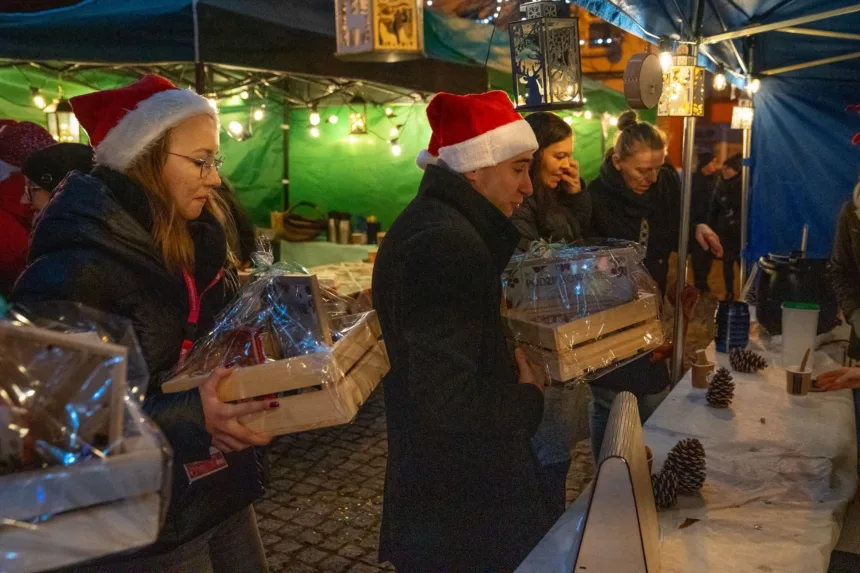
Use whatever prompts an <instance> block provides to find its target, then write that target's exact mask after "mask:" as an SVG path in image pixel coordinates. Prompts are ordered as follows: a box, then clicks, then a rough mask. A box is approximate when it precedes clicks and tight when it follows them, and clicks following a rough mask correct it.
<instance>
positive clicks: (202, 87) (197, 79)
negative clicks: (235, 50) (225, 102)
mask: <svg viewBox="0 0 860 573" xmlns="http://www.w3.org/2000/svg"><path fill="white" fill-rule="evenodd" d="M191 19H192V20H191V21H192V24H193V26H194V91H196V92H197V93H199V94H200V95H205V94H206V66H205V65H204V64H203V61H202V60H201V59H200V22H199V21H198V20H197V0H192V2H191Z"/></svg>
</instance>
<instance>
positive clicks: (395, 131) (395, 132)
mask: <svg viewBox="0 0 860 573" xmlns="http://www.w3.org/2000/svg"><path fill="white" fill-rule="evenodd" d="M389 133H390V134H391V137H397V136H398V135H400V130H399V129H397V128H396V127H392V128H391V131H390V132H389Z"/></svg>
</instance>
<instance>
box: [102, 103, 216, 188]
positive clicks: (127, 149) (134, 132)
mask: <svg viewBox="0 0 860 573" xmlns="http://www.w3.org/2000/svg"><path fill="white" fill-rule="evenodd" d="M203 114H205V115H208V116H211V117H212V118H213V119H214V120H215V123H216V126H217V124H218V112H216V111H215V109H214V108H213V107H212V106H211V105H210V104H209V100H207V99H206V98H204V97H202V96H200V95H198V94H196V93H194V92H193V91H191V90H165V91H162V92H158V93H156V94H154V95H152V96H150V97H149V98H147V99H145V100H143V101H142V102H140V103H139V104H137V107H135V108H134V109H133V110H131V111H129V112H128V113H126V114H125V116H123V118H122V119H121V120H120V121H119V123H118V124H116V126H115V127H114V128H113V129H111V130H110V131H109V132H108V134H107V135H106V136H105V138H104V139H103V140H102V142H101V143H99V145H98V147H96V148H95V162H96V163H97V164H99V165H104V166H105V167H110V168H111V169H115V170H117V171H125V170H126V169H127V168H128V167H129V166H130V165H131V163H132V162H133V161H134V160H135V159H136V158H138V157H140V155H141V154H143V153H144V152H145V151H146V150H147V149H149V147H150V146H151V145H152V144H153V143H155V142H156V140H158V138H159V137H160V136H161V135H162V134H163V133H164V132H165V131H167V130H168V129H170V128H171V127H174V126H175V125H177V124H180V123H182V122H183V121H185V120H186V119H188V118H191V117H194V116H195V115H203Z"/></svg>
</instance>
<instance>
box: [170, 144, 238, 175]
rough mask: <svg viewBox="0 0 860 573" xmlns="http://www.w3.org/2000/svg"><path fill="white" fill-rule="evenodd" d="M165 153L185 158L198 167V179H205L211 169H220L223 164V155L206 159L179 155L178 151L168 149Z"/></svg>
mask: <svg viewBox="0 0 860 573" xmlns="http://www.w3.org/2000/svg"><path fill="white" fill-rule="evenodd" d="M167 154H168V155H175V156H176V157H181V158H183V159H187V160H188V161H190V162H191V163H193V164H194V165H197V166H198V167H200V179H206V177H207V176H208V175H209V174H210V173H212V169H215V171H221V167H222V166H223V165H224V158H223V157H209V158H207V159H200V158H198V157H189V156H187V155H181V154H179V153H173V152H171V151H168V152H167Z"/></svg>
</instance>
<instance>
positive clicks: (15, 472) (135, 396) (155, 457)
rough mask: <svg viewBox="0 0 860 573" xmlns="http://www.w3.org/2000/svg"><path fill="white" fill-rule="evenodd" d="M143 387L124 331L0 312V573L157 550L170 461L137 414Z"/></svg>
mask: <svg viewBox="0 0 860 573" xmlns="http://www.w3.org/2000/svg"><path fill="white" fill-rule="evenodd" d="M0 302H2V300H0ZM147 380H148V376H147V372H146V364H145V362H144V360H143V357H142V355H141V353H140V349H139V348H138V346H137V340H136V338H135V336H134V333H133V331H132V330H131V328H130V326H129V325H128V324H127V323H126V322H124V321H123V320H122V319H119V318H116V317H111V316H108V315H105V314H103V313H99V312H97V311H94V310H92V309H88V308H86V307H83V306H79V305H75V304H72V303H39V304H32V305H26V306H16V307H5V306H3V308H2V309H0V571H4V572H5V573H24V572H30V571H46V570H49V569H55V568H58V567H67V566H70V565H74V564H75V563H80V562H82V561H88V560H91V559H96V558H99V557H103V556H106V555H109V554H113V553H120V552H126V551H130V550H134V549H137V548H140V547H144V546H147V545H150V544H151V543H153V542H155V540H156V538H157V537H158V532H159V529H160V527H161V525H162V523H163V519H164V516H165V513H166V510H167V506H168V504H169V501H170V476H171V457H172V456H171V451H170V446H169V445H168V443H167V441H166V440H165V438H164V436H163V435H162V434H161V432H160V431H159V429H158V428H157V427H156V426H155V425H154V424H153V423H152V422H151V421H150V420H149V419H148V418H147V417H146V415H144V414H143V412H142V410H141V404H142V400H143V396H144V394H145V393H146V385H147Z"/></svg>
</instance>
